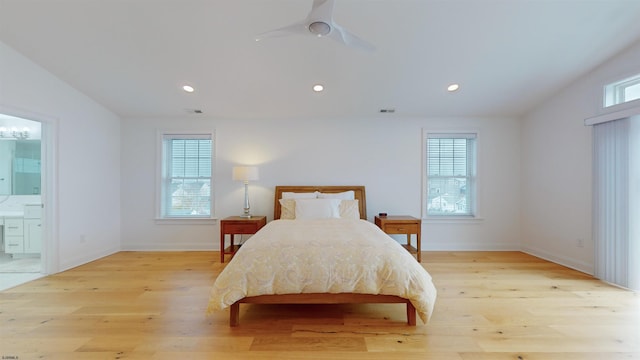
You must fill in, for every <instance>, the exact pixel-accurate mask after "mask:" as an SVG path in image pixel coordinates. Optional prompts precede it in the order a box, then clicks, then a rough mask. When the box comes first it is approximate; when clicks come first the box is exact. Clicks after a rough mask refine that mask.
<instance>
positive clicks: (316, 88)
mask: <svg viewBox="0 0 640 360" xmlns="http://www.w3.org/2000/svg"><path fill="white" fill-rule="evenodd" d="M323 90H324V86H322V84H315V85H313V91H315V92H321V91H323Z"/></svg>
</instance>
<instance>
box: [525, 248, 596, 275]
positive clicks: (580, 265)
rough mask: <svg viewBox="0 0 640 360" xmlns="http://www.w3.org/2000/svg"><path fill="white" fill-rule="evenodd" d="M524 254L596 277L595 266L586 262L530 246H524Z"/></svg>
mask: <svg viewBox="0 0 640 360" xmlns="http://www.w3.org/2000/svg"><path fill="white" fill-rule="evenodd" d="M521 251H522V252H524V253H527V254H529V255H533V256H535V257H539V258H541V259H544V260H547V261H551V262H554V263H556V264H559V265H562V266H566V267H568V268H571V269H574V270H578V271H580V272H583V273H585V274H588V275H592V276H593V275H594V273H595V269H594V268H593V264H588V263H585V262H584V261H579V260H576V259H572V258H569V257H565V256H557V255H553V254H550V253H548V252H546V251H543V250H540V249H536V248H533V247H529V246H523V247H522V249H521Z"/></svg>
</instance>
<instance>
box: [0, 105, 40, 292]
mask: <svg viewBox="0 0 640 360" xmlns="http://www.w3.org/2000/svg"><path fill="white" fill-rule="evenodd" d="M42 134H43V131H42V123H40V122H38V121H34V120H30V119H27V118H23V117H16V116H12V115H8V114H3V113H0V290H3V289H6V288H10V287H13V286H16V285H19V284H21V283H24V282H27V281H30V280H33V279H35V278H38V277H41V276H42V275H43V273H44V271H43V248H45V246H44V244H45V236H44V234H45V232H44V231H43V230H44V228H43V211H42V209H43V204H44V202H43V198H42V195H43V194H42V189H43V185H44V184H43V182H44V177H43V176H42V173H43V172H42V169H43V167H42V164H43V159H44V157H45V156H44V155H45V147H44V146H43V141H42V140H43V136H42Z"/></svg>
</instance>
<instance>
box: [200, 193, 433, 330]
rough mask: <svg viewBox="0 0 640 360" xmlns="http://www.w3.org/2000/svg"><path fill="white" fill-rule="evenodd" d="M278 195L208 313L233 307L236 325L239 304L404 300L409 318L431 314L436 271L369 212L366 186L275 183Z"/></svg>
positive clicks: (217, 286) (412, 321) (218, 285)
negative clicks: (429, 269) (270, 215)
mask: <svg viewBox="0 0 640 360" xmlns="http://www.w3.org/2000/svg"><path fill="white" fill-rule="evenodd" d="M274 198H275V199H274V200H275V201H274V221H271V222H269V223H268V224H267V225H266V226H264V227H263V228H262V229H260V231H258V232H257V233H256V234H255V235H253V236H252V237H251V238H249V240H247V241H246V242H245V244H244V245H243V246H242V247H241V248H240V249H239V250H238V252H237V253H236V254H235V256H234V257H233V259H232V260H231V261H230V262H229V263H228V264H227V265H226V267H225V268H224V269H223V271H222V272H221V273H220V275H219V276H218V277H217V278H216V280H215V282H214V285H213V287H212V290H211V296H210V299H209V304H208V309H207V311H208V312H209V313H212V312H214V311H219V310H223V309H226V308H230V320H229V324H230V326H238V325H239V307H240V304H347V303H349V304H350V303H399V304H404V305H405V306H406V313H407V323H408V324H409V325H411V326H415V325H416V313H417V315H418V316H419V317H420V318H421V320H422V321H423V322H425V323H426V322H427V321H428V319H429V317H430V316H431V313H432V311H433V307H434V303H435V299H436V289H435V287H434V285H433V283H432V281H431V276H430V275H429V274H428V273H427V271H426V270H425V269H424V268H423V267H422V265H420V264H419V263H418V262H417V261H416V260H415V258H414V257H413V256H412V255H411V254H409V252H407V251H406V250H405V249H404V248H403V247H402V246H401V245H400V244H399V243H398V242H396V241H395V240H394V239H392V238H391V237H389V236H388V235H387V234H385V233H384V232H382V231H381V230H380V229H379V228H378V227H376V226H375V225H374V224H372V223H371V222H368V221H367V220H366V216H367V212H366V194H365V188H364V186H276V188H275V196H274ZM283 198H286V199H283ZM292 204H294V205H293V208H292ZM329 208H330V210H327V209H329ZM320 209H321V210H320ZM314 211H315V212H314ZM326 211H329V212H331V215H327V213H326ZM318 212H320V213H322V214H320V215H319V213H318Z"/></svg>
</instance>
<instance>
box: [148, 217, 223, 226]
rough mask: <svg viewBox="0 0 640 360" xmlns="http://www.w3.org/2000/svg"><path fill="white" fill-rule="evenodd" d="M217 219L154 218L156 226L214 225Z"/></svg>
mask: <svg viewBox="0 0 640 360" xmlns="http://www.w3.org/2000/svg"><path fill="white" fill-rule="evenodd" d="M217 222H218V218H198V219H188V218H156V219H155V223H156V225H215V224H216V223H217Z"/></svg>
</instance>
